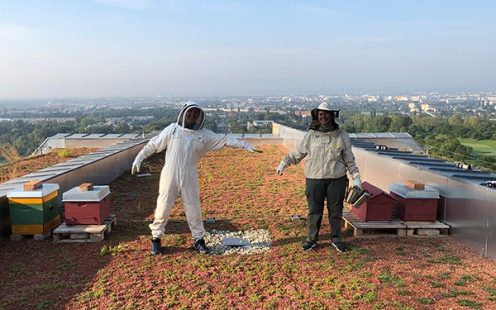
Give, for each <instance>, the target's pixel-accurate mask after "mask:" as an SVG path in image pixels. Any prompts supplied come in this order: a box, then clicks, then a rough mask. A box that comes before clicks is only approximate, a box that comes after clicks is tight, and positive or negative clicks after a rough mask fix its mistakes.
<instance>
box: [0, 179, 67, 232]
mask: <svg viewBox="0 0 496 310" xmlns="http://www.w3.org/2000/svg"><path fill="white" fill-rule="evenodd" d="M7 198H8V200H9V211H10V222H11V224H12V234H14V235H35V234H47V233H49V232H50V231H51V230H52V229H53V228H55V227H56V226H58V225H59V224H60V213H59V211H60V210H59V205H60V199H59V185H58V184H49V183H44V184H42V185H41V186H40V187H39V188H37V189H33V190H30V191H25V190H22V189H19V190H15V191H11V192H9V193H7Z"/></svg>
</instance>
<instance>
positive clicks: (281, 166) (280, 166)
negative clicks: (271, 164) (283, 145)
mask: <svg viewBox="0 0 496 310" xmlns="http://www.w3.org/2000/svg"><path fill="white" fill-rule="evenodd" d="M284 168H286V163H285V162H284V160H283V161H281V163H280V164H279V166H277V170H276V171H277V174H278V175H282V172H283V171H284Z"/></svg>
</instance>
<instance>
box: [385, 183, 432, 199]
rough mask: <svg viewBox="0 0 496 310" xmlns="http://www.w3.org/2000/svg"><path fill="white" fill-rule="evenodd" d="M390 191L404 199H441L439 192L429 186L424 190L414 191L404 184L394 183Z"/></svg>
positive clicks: (390, 186)
mask: <svg viewBox="0 0 496 310" xmlns="http://www.w3.org/2000/svg"><path fill="white" fill-rule="evenodd" d="M389 191H390V192H391V193H395V194H396V195H398V196H401V197H403V198H435V199H438V198H439V191H438V190H437V189H435V188H432V187H431V186H429V185H426V186H425V188H424V189H413V188H410V187H408V186H406V185H405V184H403V183H392V184H391V185H389Z"/></svg>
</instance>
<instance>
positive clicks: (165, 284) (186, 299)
mask: <svg viewBox="0 0 496 310" xmlns="http://www.w3.org/2000/svg"><path fill="white" fill-rule="evenodd" d="M259 148H261V149H262V150H263V151H264V153H262V154H251V153H246V152H244V151H242V150H233V149H223V150H222V151H219V152H213V153H209V154H208V155H207V156H205V157H204V158H203V159H202V161H201V163H200V165H199V174H200V185H201V192H202V194H201V196H202V200H201V202H202V209H203V212H204V219H206V218H208V217H210V218H212V217H213V218H215V219H216V221H215V222H214V223H206V228H207V230H208V231H213V230H214V229H215V230H229V231H238V230H242V231H245V230H251V229H268V230H269V232H270V235H271V238H272V247H271V249H270V251H267V252H264V253H260V254H253V255H235V254H233V255H211V256H202V255H199V254H196V252H194V251H193V249H192V248H191V245H192V241H191V235H190V232H189V229H188V226H187V223H186V220H185V216H184V212H183V210H182V205H181V201H180V200H178V202H177V203H176V206H175V208H174V209H173V211H172V216H171V220H170V222H169V224H168V226H167V227H166V235H165V236H164V237H163V240H162V244H163V246H164V247H165V252H166V253H165V255H163V256H158V257H152V256H150V255H149V248H150V232H149V229H148V227H147V224H148V223H149V222H150V221H151V219H152V216H153V211H154V208H155V199H156V195H157V191H158V180H159V173H160V170H161V168H162V165H163V154H158V155H156V156H154V157H152V158H151V159H149V160H147V161H145V162H144V163H143V165H142V167H143V171H142V172H143V173H150V174H151V175H150V176H144V177H140V178H137V177H136V176H131V175H130V174H129V173H128V172H127V173H124V174H123V175H121V176H120V177H119V178H118V179H116V180H115V181H113V182H112V183H111V184H110V189H111V191H112V194H113V201H112V206H111V208H112V212H113V213H115V214H116V215H117V219H118V224H117V226H116V227H115V229H113V230H112V232H111V233H110V234H109V235H108V236H107V237H106V238H105V240H104V241H102V242H100V243H62V244H55V243H52V241H50V240H42V241H36V240H23V241H19V242H11V241H10V240H8V239H7V238H2V239H0V248H1V249H2V251H0V262H1V264H2V268H0V278H1V279H2V290H0V308H5V309H18V308H19V307H23V308H40V309H41V308H50V309H63V308H65V309H78V308H102V309H107V308H112V307H113V308H119V309H120V308H138V309H145V308H146V309H148V308H161V307H162V308H172V307H177V308H180V307H184V308H223V309H225V308H246V309H254V308H267V309H271V308H285V309H286V308H292V309H300V308H312V309H313V308H338V307H339V308H343V309H412V308H413V309H419V308H426V309H431V308H438V309H448V308H461V307H468V308H473V309H477V308H485V309H490V308H495V307H496V284H495V279H496V268H495V267H496V263H495V262H494V261H493V260H490V259H487V258H481V257H480V256H479V254H478V253H476V252H474V251H473V250H471V249H469V248H468V247H466V246H464V245H462V244H461V243H459V242H457V241H456V240H454V239H452V238H451V237H449V236H448V237H437V238H434V237H421V238H420V237H419V238H414V237H395V236H379V237H375V238H370V239H357V238H354V237H352V236H351V235H350V234H348V235H347V237H346V241H347V242H349V244H350V245H351V247H352V250H351V251H350V252H346V253H337V252H335V251H334V250H332V249H331V247H330V241H329V238H328V233H329V226H328V223H327V221H326V220H324V223H323V228H322V232H321V236H322V240H321V241H320V243H319V246H318V247H317V248H316V250H315V251H312V252H309V253H307V252H303V251H302V250H301V242H302V241H303V240H304V236H305V233H306V227H305V221H304V220H301V221H300V220H296V221H295V220H291V217H292V216H293V215H300V216H301V217H303V218H305V217H306V201H305V195H304V178H303V168H302V165H298V166H292V167H290V168H288V169H286V170H285V173H284V175H283V176H277V175H276V174H275V167H276V166H277V164H278V162H279V161H280V159H281V158H282V156H283V155H284V154H285V153H286V152H287V150H286V149H284V147H283V146H281V145H260V146H259Z"/></svg>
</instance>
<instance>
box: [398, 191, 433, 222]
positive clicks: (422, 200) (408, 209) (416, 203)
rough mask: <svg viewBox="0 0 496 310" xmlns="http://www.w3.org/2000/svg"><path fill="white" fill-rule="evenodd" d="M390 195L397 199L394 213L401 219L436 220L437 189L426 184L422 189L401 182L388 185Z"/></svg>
mask: <svg viewBox="0 0 496 310" xmlns="http://www.w3.org/2000/svg"><path fill="white" fill-rule="evenodd" d="M389 192H390V194H391V196H393V197H395V198H396V199H398V204H397V205H396V208H395V215H396V216H397V217H398V218H399V219H400V220H403V221H428V222H433V221H436V217H437V205H438V201H439V191H438V190H437V189H435V188H432V187H430V186H428V185H426V186H425V188H424V189H423V190H420V189H412V188H410V187H408V186H406V185H404V184H402V183H392V184H391V185H390V186H389Z"/></svg>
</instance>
